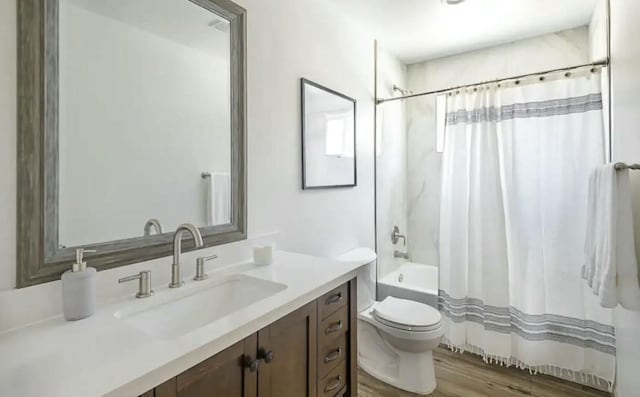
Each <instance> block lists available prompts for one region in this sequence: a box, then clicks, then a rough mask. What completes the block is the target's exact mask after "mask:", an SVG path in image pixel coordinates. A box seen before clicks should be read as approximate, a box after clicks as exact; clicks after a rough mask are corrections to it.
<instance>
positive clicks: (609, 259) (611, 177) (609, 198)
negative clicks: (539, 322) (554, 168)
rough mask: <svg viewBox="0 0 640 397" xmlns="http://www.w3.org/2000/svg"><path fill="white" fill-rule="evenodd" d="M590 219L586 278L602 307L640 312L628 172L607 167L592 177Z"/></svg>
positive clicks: (609, 165)
mask: <svg viewBox="0 0 640 397" xmlns="http://www.w3.org/2000/svg"><path fill="white" fill-rule="evenodd" d="M588 216H589V218H588V221H587V222H588V224H587V235H586V241H585V254H586V261H585V264H584V266H583V269H582V277H583V278H584V279H586V280H587V282H588V283H589V286H590V287H591V288H592V289H593V292H594V293H595V294H596V295H598V296H599V297H600V305H601V306H602V307H606V308H614V307H616V306H617V305H618V304H620V305H621V306H622V307H624V308H626V309H630V310H640V284H639V282H638V262H637V259H636V251H635V240H634V236H633V213H632V210H631V192H630V190H629V171H628V170H626V169H625V170H616V169H615V166H614V165H613V164H607V165H604V166H601V167H598V168H597V169H596V170H595V171H594V172H593V173H592V175H591V178H590V181H589V205H588Z"/></svg>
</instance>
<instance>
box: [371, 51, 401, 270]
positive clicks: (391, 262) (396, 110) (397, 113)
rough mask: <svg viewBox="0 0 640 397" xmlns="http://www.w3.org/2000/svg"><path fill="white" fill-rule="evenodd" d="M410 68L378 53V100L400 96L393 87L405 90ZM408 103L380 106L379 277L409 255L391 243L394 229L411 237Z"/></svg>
mask: <svg viewBox="0 0 640 397" xmlns="http://www.w3.org/2000/svg"><path fill="white" fill-rule="evenodd" d="M406 79H407V67H406V66H405V65H404V64H403V63H402V62H400V61H399V60H398V59H397V58H396V57H395V56H393V55H391V53H389V52H388V51H386V50H385V49H384V48H381V47H379V50H378V96H379V97H381V98H390V97H393V96H397V95H399V94H398V93H397V92H394V91H393V86H394V85H397V86H398V87H401V88H403V87H405V86H406ZM405 109H406V102H405V101H394V102H388V103H385V104H382V105H380V106H378V111H377V126H378V128H377V135H378V136H377V149H376V157H377V166H376V169H377V174H376V181H377V186H376V198H377V209H376V211H377V226H378V236H377V238H378V241H377V243H378V277H383V276H385V275H386V274H388V273H389V272H391V271H393V270H394V269H395V268H397V266H398V264H399V261H398V260H397V259H394V257H393V251H395V250H398V251H403V252H406V250H407V247H405V246H403V245H402V243H398V244H397V245H394V244H392V242H391V231H392V229H393V226H398V228H399V229H400V233H401V234H405V235H406V234H407V231H408V230H407V129H406V112H405Z"/></svg>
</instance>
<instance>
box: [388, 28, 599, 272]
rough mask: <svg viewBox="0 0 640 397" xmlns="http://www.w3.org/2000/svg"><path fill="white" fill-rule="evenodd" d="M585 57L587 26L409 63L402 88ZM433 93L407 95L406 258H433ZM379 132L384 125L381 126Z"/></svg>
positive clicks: (436, 183) (436, 192)
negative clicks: (414, 95)
mask: <svg viewBox="0 0 640 397" xmlns="http://www.w3.org/2000/svg"><path fill="white" fill-rule="evenodd" d="M587 62H589V29H588V27H580V28H576V29H572V30H567V31H563V32H559V33H554V34H549V35H545V36H540V37H537V38H532V39H526V40H521V41H516V42H513V43H509V44H505V45H500V46H496V47H491V48H487V49H482V50H477V51H473V52H468V53H464V54H460V55H455V56H450V57H446V58H441V59H436V60H431V61H427V62H423V63H418V64H413V65H409V66H408V68H407V89H409V90H411V91H413V92H416V93H417V92H424V91H431V90H437V89H443V88H448V87H454V86H458V85H463V84H472V83H476V82H479V81H488V80H494V79H498V78H503V77H509V76H514V75H520V74H526V73H534V72H537V71H542V70H548V69H554V68H560V67H565V66H572V65H576V64H582V63H587ZM435 104H436V98H435V96H434V95H430V96H424V97H418V98H415V99H411V100H408V101H407V104H406V117H407V120H406V128H407V140H406V147H407V154H406V158H407V175H406V181H407V182H406V183H407V223H408V231H407V232H408V245H409V251H410V253H411V260H412V262H417V263H424V264H430V265H437V264H438V228H439V223H438V221H439V218H440V216H439V214H440V183H441V171H442V166H441V163H442V155H441V154H440V153H436V130H435V125H436V121H435ZM383 132H384V131H383Z"/></svg>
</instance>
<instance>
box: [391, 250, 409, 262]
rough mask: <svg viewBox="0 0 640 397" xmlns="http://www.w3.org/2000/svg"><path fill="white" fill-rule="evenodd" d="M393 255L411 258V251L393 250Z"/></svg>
mask: <svg viewBox="0 0 640 397" xmlns="http://www.w3.org/2000/svg"><path fill="white" fill-rule="evenodd" d="M393 257H394V258H396V259H397V258H401V259H406V260H409V253H408V252H400V251H393Z"/></svg>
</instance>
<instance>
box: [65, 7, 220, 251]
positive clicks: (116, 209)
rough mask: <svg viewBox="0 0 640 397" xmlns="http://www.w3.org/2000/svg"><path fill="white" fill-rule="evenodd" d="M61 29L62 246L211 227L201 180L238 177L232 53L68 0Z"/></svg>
mask: <svg viewBox="0 0 640 397" xmlns="http://www.w3.org/2000/svg"><path fill="white" fill-rule="evenodd" d="M60 21H61V27H60V197H59V206H60V207H59V208H60V214H59V216H60V229H59V234H60V243H61V244H64V245H65V246H68V247H72V246H82V245H83V244H90V243H97V242H103V241H111V240H118V239H123V238H127V237H139V236H142V234H143V226H144V224H145V222H147V220H148V219H150V218H158V219H159V220H160V221H161V223H162V226H163V227H164V228H165V230H172V229H175V228H176V227H177V226H178V225H180V224H182V223H185V222H189V223H193V224H194V225H196V226H205V225H207V220H206V215H205V214H206V211H205V186H204V180H203V179H202V178H201V174H202V172H204V171H207V172H211V173H214V172H224V173H228V172H229V169H230V145H231V135H230V132H229V131H230V99H229V98H230V89H229V60H228V52H229V50H228V48H225V46H224V44H220V46H221V48H215V47H214V48H212V49H211V51H209V52H204V51H202V50H198V49H195V48H194V47H189V46H187V45H185V44H182V43H179V42H177V41H174V40H169V39H167V38H165V37H162V36H159V35H157V34H153V33H151V32H150V31H148V30H142V29H141V28H139V27H137V26H134V25H130V24H126V23H123V22H121V21H119V20H115V19H112V18H109V17H105V16H102V15H99V14H96V13H93V12H91V11H87V10H86V9H84V8H80V7H77V6H74V5H73V4H72V3H69V2H66V1H65V2H61V3H60ZM211 34H213V35H216V34H217V35H222V34H223V33H221V32H218V31H216V30H213V31H212V32H211ZM227 36H228V34H227ZM212 47H213V46H212ZM227 47H228V45H227ZM228 193H229V192H228Z"/></svg>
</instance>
